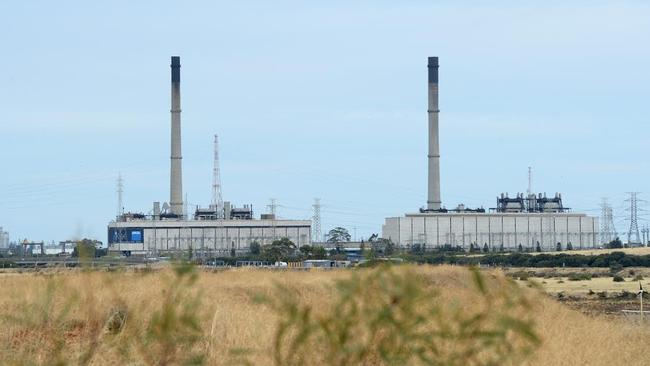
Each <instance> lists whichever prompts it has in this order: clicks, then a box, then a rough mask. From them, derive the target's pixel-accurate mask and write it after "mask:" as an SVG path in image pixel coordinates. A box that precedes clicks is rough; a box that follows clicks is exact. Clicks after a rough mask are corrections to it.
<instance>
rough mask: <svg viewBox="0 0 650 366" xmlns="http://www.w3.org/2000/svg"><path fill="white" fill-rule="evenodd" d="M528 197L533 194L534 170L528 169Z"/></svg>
mask: <svg viewBox="0 0 650 366" xmlns="http://www.w3.org/2000/svg"><path fill="white" fill-rule="evenodd" d="M526 193H527V194H528V197H530V195H531V194H532V193H533V168H532V167H528V192H526Z"/></svg>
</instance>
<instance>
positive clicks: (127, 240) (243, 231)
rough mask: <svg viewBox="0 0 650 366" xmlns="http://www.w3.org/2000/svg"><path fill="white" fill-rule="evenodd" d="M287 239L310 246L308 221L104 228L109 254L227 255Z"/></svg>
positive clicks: (124, 224) (142, 222)
mask: <svg viewBox="0 0 650 366" xmlns="http://www.w3.org/2000/svg"><path fill="white" fill-rule="evenodd" d="M280 238H289V239H290V240H291V241H292V242H293V243H295V244H296V246H297V247H300V246H302V245H309V244H311V221H310V220H147V219H142V220H130V221H120V222H111V223H110V224H109V225H108V248H109V250H111V251H122V252H124V251H128V252H132V253H151V252H166V251H186V250H189V249H190V248H192V250H194V251H203V252H207V253H211V254H214V255H230V254H231V253H232V251H233V250H234V251H235V253H237V254H243V253H246V252H248V251H249V249H250V244H251V243H252V242H254V241H256V242H258V243H259V244H260V245H266V244H270V243H271V242H273V241H274V240H276V239H280Z"/></svg>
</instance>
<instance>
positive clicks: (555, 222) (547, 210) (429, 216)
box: [382, 57, 599, 250]
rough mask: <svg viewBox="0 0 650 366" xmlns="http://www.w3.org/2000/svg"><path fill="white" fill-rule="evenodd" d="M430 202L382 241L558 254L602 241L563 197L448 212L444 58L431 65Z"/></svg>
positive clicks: (386, 231)
mask: <svg viewBox="0 0 650 366" xmlns="http://www.w3.org/2000/svg"><path fill="white" fill-rule="evenodd" d="M428 61H429V62H428V99H429V102H428V111H427V112H428V115H429V134H428V139H429V149H428V177H427V190H428V199H427V205H426V208H423V209H420V210H419V212H417V213H408V214H406V215H405V216H404V217H389V218H386V220H385V222H384V225H383V226H382V237H383V238H385V239H390V240H392V241H393V242H394V243H396V244H398V245H399V246H402V247H410V246H414V245H419V246H422V247H424V248H435V247H441V246H445V245H451V246H461V247H463V248H465V249H469V247H470V245H472V244H473V245H475V246H479V247H481V248H482V247H483V246H484V245H485V244H487V245H488V247H489V248H498V249H504V250H517V249H519V246H520V245H521V247H522V248H525V249H529V250H530V249H536V247H537V245H538V244H539V246H540V247H541V249H542V250H555V248H556V247H557V243H560V244H561V246H562V248H566V246H567V245H568V244H569V243H570V244H571V246H572V247H573V248H575V249H578V248H592V247H594V246H596V245H597V243H598V241H599V232H598V230H599V223H598V218H597V217H592V216H587V215H586V214H582V213H572V212H570V210H569V209H568V208H565V207H564V206H563V204H562V196H561V195H560V194H559V193H556V194H555V196H554V197H546V195H544V194H538V195H535V194H533V193H531V192H528V194H527V195H526V196H524V195H523V194H517V196H516V197H514V198H509V197H508V196H507V195H506V194H501V196H500V197H497V207H495V208H493V209H490V210H487V211H486V210H485V209H483V208H479V209H468V208H465V207H464V206H463V205H459V206H458V207H457V208H455V209H450V210H447V209H445V208H444V206H442V201H441V198H440V147H439V128H438V115H439V113H440V110H439V109H438V57H429V60H428Z"/></svg>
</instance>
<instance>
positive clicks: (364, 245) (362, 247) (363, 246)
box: [359, 240, 366, 253]
mask: <svg viewBox="0 0 650 366" xmlns="http://www.w3.org/2000/svg"><path fill="white" fill-rule="evenodd" d="M359 249H361V252H362V253H363V251H365V250H366V243H364V242H363V240H361V244H360V245H359Z"/></svg>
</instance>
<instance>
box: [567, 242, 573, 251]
mask: <svg viewBox="0 0 650 366" xmlns="http://www.w3.org/2000/svg"><path fill="white" fill-rule="evenodd" d="M566 250H573V245H572V244H571V242H568V243H567V244H566Z"/></svg>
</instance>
